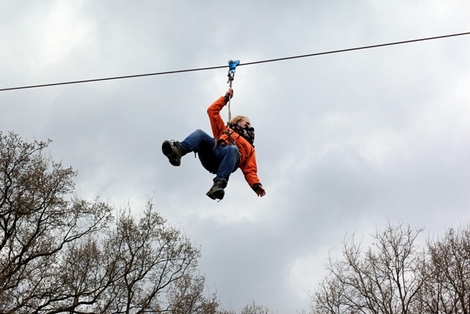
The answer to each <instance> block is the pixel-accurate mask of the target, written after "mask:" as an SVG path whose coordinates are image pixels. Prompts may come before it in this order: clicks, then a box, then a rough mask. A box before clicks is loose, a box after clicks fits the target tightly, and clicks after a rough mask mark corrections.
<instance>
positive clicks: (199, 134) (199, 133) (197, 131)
mask: <svg viewBox="0 0 470 314" xmlns="http://www.w3.org/2000/svg"><path fill="white" fill-rule="evenodd" d="M194 134H195V135H197V136H205V135H206V134H207V133H206V132H204V131H203V130H201V129H197V130H196V131H194Z"/></svg>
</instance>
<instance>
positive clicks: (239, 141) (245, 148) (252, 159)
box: [207, 96, 261, 189]
mask: <svg viewBox="0 0 470 314" xmlns="http://www.w3.org/2000/svg"><path fill="white" fill-rule="evenodd" d="M226 103H227V99H226V98H225V97H224V96H222V97H220V98H218V99H217V100H216V101H215V102H214V103H213V104H212V105H210V106H209V108H207V114H208V115H209V120H210V122H211V128H212V133H213V135H214V138H215V140H216V141H224V142H225V143H227V144H231V141H230V139H229V136H228V135H227V133H226V130H227V129H228V132H229V133H230V137H231V138H232V140H233V141H234V142H235V144H236V145H237V147H238V150H239V151H240V162H239V165H238V167H239V168H240V169H241V170H242V172H243V175H244V176H245V180H246V182H248V184H249V185H250V187H251V188H252V189H254V188H255V185H257V184H261V183H260V180H259V179H258V174H257V171H258V169H257V166H256V152H255V148H254V147H253V146H252V145H251V144H250V143H249V142H248V141H247V140H245V139H244V138H243V137H242V136H241V135H239V134H238V133H236V132H234V131H233V130H232V129H230V128H227V126H226V125H225V123H224V120H223V119H222V117H221V116H220V111H221V110H222V108H223V107H224V106H225V105H226Z"/></svg>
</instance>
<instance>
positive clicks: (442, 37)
mask: <svg viewBox="0 0 470 314" xmlns="http://www.w3.org/2000/svg"><path fill="white" fill-rule="evenodd" d="M465 35H470V32H463V33H454V34H448V35H441V36H434V37H426V38H418V39H410V40H403V41H396V42H390V43H384V44H377V45H369V46H362V47H354V48H346V49H340V50H330V51H324V52H317V53H310V54H304V55H297V56H291V57H283V58H275V59H266V60H261V61H253V62H247V63H240V64H239V65H238V66H245V65H254V64H261V63H268V62H278V61H285V60H292V59H300V58H308V57H316V56H322V55H328V54H336V53H344V52H351V51H357V50H365V49H373V48H380V47H387V46H395V45H403V44H410V43H416V42H421V41H429V40H437V39H444V38H450V37H457V36H465ZM226 67H227V66H226V65H220V66H211V67H203V68H194V69H185V70H175V71H166V72H154V73H144V74H133V75H123V76H112V77H103V78H95V79H87V80H77V81H68V82H58V83H48V84H38V85H25V86H17V87H7V88H0V92H5V91H11V90H19V89H31V88H40V87H51V86H59V85H71V84H82V83H92V82H101V81H111V80H122V79H130V78H138V77H145V76H156V75H167V74H177V73H186V72H197V71H208V70H216V69H223V68H226Z"/></svg>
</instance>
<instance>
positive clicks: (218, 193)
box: [206, 145, 240, 200]
mask: <svg viewBox="0 0 470 314" xmlns="http://www.w3.org/2000/svg"><path fill="white" fill-rule="evenodd" d="M214 155H215V156H216V158H217V161H218V164H219V167H218V169H217V172H216V177H215V178H214V184H213V185H212V187H211V189H210V190H209V191H208V192H207V194H206V195H207V196H209V197H210V198H212V199H218V200H221V199H223V198H224V195H225V191H224V189H225V187H226V186H227V183H228V180H229V177H230V174H232V172H234V171H235V170H236V169H237V168H238V162H239V159H240V156H239V151H238V147H237V146H236V145H226V146H221V145H218V146H217V148H216V150H215V154H214Z"/></svg>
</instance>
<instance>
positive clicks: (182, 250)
mask: <svg viewBox="0 0 470 314" xmlns="http://www.w3.org/2000/svg"><path fill="white" fill-rule="evenodd" d="M48 144H49V143H45V142H34V143H26V142H23V141H22V140H21V139H20V138H19V136H18V135H15V134H13V133H10V134H8V135H2V134H1V133H0V153H1V155H0V312H1V313H41V314H43V313H48V314H49V313H50V314H52V313H174V314H180V313H201V314H202V313H214V314H229V312H226V311H222V310H219V309H218V306H219V303H218V299H217V296H216V295H215V294H212V295H211V296H209V297H205V296H204V295H203V290H204V277H203V276H201V275H198V274H197V271H196V270H197V261H198V258H199V257H200V252H199V250H198V249H196V248H194V247H193V246H192V244H191V243H190V241H189V239H188V238H187V237H186V236H184V235H183V234H181V232H180V231H179V230H177V229H175V228H172V227H169V226H168V225H167V222H166V220H165V219H164V218H163V217H162V216H161V215H160V214H158V213H157V212H156V211H155V210H154V208H153V205H152V204H151V202H148V204H147V207H146V209H145V210H144V211H143V215H142V217H141V218H140V220H139V221H137V220H136V219H135V218H134V217H133V216H132V215H131V210H130V208H127V209H125V210H121V211H120V212H119V214H118V216H117V217H116V218H115V219H113V218H112V216H111V214H110V213H111V212H112V211H113V209H112V208H110V207H109V206H108V205H106V204H105V203H103V202H100V201H98V200H95V201H94V202H87V201H84V200H81V199H79V198H77V197H74V196H72V195H73V194H72V193H73V191H74V184H73V181H72V179H73V177H74V176H75V175H76V173H75V172H74V171H73V170H72V169H71V168H63V167H62V166H61V164H59V163H54V162H53V161H52V160H51V159H50V158H46V157H45V156H44V153H43V150H44V149H45V148H46V147H47V145H48Z"/></svg>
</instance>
